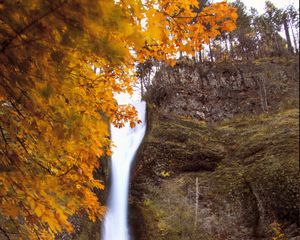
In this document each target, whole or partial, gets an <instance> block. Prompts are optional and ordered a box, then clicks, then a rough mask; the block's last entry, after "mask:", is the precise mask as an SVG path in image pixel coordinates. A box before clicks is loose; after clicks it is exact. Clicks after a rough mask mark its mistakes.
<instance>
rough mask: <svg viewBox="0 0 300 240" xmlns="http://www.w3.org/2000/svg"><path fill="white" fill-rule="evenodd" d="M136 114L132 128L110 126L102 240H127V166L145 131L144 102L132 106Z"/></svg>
mask: <svg viewBox="0 0 300 240" xmlns="http://www.w3.org/2000/svg"><path fill="white" fill-rule="evenodd" d="M133 105H134V106H135V108H136V109H137V111H138V113H139V119H140V120H141V121H142V123H141V124H137V125H136V127H134V128H131V127H130V126H129V125H128V124H127V125H126V126H125V127H123V128H115V127H113V126H111V137H112V141H113V144H114V148H113V154H112V163H111V171H112V172H111V188H110V193H109V198H108V211H107V214H106V216H105V218H104V224H103V231H102V232H103V234H102V240H129V239H130V236H129V231H128V220H127V216H128V214H127V213H128V188H129V177H130V166H131V163H132V161H133V159H134V156H135V153H136V151H137V149H138V147H139V146H140V144H141V142H142V140H143V137H144V135H145V131H146V103H145V102H139V103H136V104H133Z"/></svg>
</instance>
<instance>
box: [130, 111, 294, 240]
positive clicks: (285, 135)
mask: <svg viewBox="0 0 300 240" xmlns="http://www.w3.org/2000/svg"><path fill="white" fill-rule="evenodd" d="M155 112H156V111H155ZM150 114H151V116H152V120H150V125H151V126H150V129H149V132H148V135H147V137H146V139H145V141H144V143H143V146H142V147H141V149H140V152H139V155H138V157H137V162H136V165H135V167H134V171H133V177H132V185H131V197H130V204H131V211H130V216H131V225H132V230H133V235H135V240H152V239H160V240H176V239H185V240H189V239H190V240H205V239H222V240H224V239H243V240H257V239H271V236H274V234H275V230H274V229H273V228H274V227H272V226H278V228H281V229H282V231H283V232H284V234H285V236H286V237H287V239H298V238H299V237H300V228H299V227H300V225H299V224H300V223H299V199H300V195H299V186H300V178H299V161H298V154H299V146H298V141H299V138H298V128H299V125H298V110H295V109H294V110H287V111H284V112H281V113H277V114H272V115H261V116H257V117H252V118H234V119H233V120H231V121H227V122H222V123H219V124H215V125H207V124H206V123H203V122H202V123H201V122H200V123H199V122H195V121H192V120H187V119H183V118H181V117H178V116H176V115H170V114H166V113H157V112H156V113H153V111H150ZM196 179H198V180H196ZM196 182H198V184H197V185H198V186H196ZM197 189H198V190H197ZM196 192H198V196H197V195H196ZM196 206H197V207H196ZM196 209H197V210H196ZM195 211H196V212H195ZM279 226H280V227H279ZM272 229H273V230H272ZM297 237H298V238H297ZM282 239H283V238H282Z"/></svg>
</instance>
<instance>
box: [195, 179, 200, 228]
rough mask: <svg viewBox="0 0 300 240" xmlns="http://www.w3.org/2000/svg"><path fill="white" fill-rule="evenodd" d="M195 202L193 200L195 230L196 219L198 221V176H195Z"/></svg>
mask: <svg viewBox="0 0 300 240" xmlns="http://www.w3.org/2000/svg"><path fill="white" fill-rule="evenodd" d="M195 200H196V202H195V223H194V227H195V230H196V228H197V221H198V207H199V206H198V204H199V203H198V201H199V178H198V177H196V198H195Z"/></svg>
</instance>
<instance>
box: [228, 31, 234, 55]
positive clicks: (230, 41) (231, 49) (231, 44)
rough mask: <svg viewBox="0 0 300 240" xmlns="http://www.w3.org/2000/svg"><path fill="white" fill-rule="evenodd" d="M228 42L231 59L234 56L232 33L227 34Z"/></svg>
mask: <svg viewBox="0 0 300 240" xmlns="http://www.w3.org/2000/svg"><path fill="white" fill-rule="evenodd" d="M228 40H229V44H230V53H231V57H232V59H234V58H235V56H234V49H233V42H232V41H233V40H232V35H231V34H229V39H228Z"/></svg>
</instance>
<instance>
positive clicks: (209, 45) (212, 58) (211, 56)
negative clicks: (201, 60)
mask: <svg viewBox="0 0 300 240" xmlns="http://www.w3.org/2000/svg"><path fill="white" fill-rule="evenodd" d="M208 47H209V55H210V61H211V62H214V56H213V53H212V49H211V42H210V41H209V43H208Z"/></svg>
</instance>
